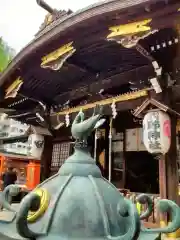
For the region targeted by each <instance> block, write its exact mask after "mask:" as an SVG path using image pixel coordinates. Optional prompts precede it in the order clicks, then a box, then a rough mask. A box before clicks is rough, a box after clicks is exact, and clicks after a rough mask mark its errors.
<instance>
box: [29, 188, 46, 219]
mask: <svg viewBox="0 0 180 240" xmlns="http://www.w3.org/2000/svg"><path fill="white" fill-rule="evenodd" d="M34 192H35V193H36V194H37V195H38V196H39V197H40V199H41V200H40V207H39V209H38V210H37V211H34V212H33V211H30V212H29V214H28V217H27V220H28V222H31V223H32V222H35V221H36V220H37V219H39V218H40V217H41V216H42V215H43V214H44V213H45V211H46V210H47V208H48V206H49V202H50V194H49V193H48V191H47V190H46V189H41V188H38V189H36V190H35V191H34Z"/></svg>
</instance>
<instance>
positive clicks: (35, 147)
mask: <svg viewBox="0 0 180 240" xmlns="http://www.w3.org/2000/svg"><path fill="white" fill-rule="evenodd" d="M28 143H29V155H30V156H32V157H34V158H36V159H41V155H42V152H43V150H44V136H42V135H39V134H31V135H30V136H29V138H28Z"/></svg>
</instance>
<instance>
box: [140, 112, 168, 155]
mask: <svg viewBox="0 0 180 240" xmlns="http://www.w3.org/2000/svg"><path fill="white" fill-rule="evenodd" d="M143 141H144V145H145V147H146V149H147V151H148V152H150V153H154V154H160V153H161V154H166V153H167V152H168V151H169V148H170V145H171V121H170V117H169V115H168V114H167V113H165V112H163V111H161V110H153V111H149V112H148V113H147V114H146V115H145V117H144V119H143Z"/></svg>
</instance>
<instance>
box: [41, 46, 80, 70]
mask: <svg viewBox="0 0 180 240" xmlns="http://www.w3.org/2000/svg"><path fill="white" fill-rule="evenodd" d="M72 44H73V42H70V43H68V44H66V45H63V46H62V47H60V48H58V49H57V50H55V51H53V52H51V53H49V54H48V55H46V56H44V57H43V58H42V62H41V67H42V68H50V69H52V70H55V71H57V70H59V69H60V68H61V67H62V65H63V63H64V62H65V61H66V60H67V59H68V58H69V57H71V56H72V55H73V53H74V52H75V51H76V49H75V48H74V47H73V45H72Z"/></svg>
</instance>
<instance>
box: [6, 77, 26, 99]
mask: <svg viewBox="0 0 180 240" xmlns="http://www.w3.org/2000/svg"><path fill="white" fill-rule="evenodd" d="M22 84H23V80H22V79H21V78H20V77H18V78H17V79H16V80H15V81H14V82H13V83H12V84H11V85H10V86H9V87H8V88H7V89H6V90H5V92H6V95H5V98H10V97H11V98H15V97H16V96H17V93H18V91H19V90H20V88H21V86H22Z"/></svg>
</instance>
